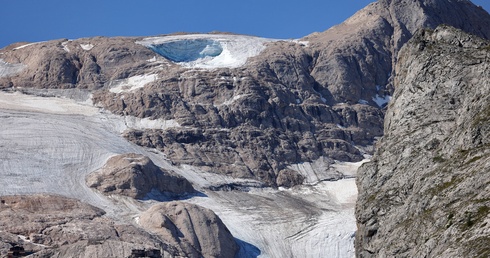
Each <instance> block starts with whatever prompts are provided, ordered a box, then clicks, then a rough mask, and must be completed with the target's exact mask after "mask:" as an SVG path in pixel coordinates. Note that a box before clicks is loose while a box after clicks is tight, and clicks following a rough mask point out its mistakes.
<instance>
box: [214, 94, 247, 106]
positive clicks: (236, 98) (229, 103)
mask: <svg viewBox="0 0 490 258" xmlns="http://www.w3.org/2000/svg"><path fill="white" fill-rule="evenodd" d="M245 96H246V95H243V94H240V95H235V96H233V98H231V99H229V100H227V101H225V102H223V104H221V105H218V106H228V105H231V104H233V102H235V101H237V100H239V99H241V98H243V97H245Z"/></svg>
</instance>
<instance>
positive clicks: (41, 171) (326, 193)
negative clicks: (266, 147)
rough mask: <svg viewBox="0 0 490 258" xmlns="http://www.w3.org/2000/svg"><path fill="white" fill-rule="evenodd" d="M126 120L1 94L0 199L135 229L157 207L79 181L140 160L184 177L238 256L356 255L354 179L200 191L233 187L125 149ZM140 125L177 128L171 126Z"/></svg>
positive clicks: (64, 102)
mask: <svg viewBox="0 0 490 258" xmlns="http://www.w3.org/2000/svg"><path fill="white" fill-rule="evenodd" d="M134 119H135V118H131V119H130V120H131V121H132V122H131V123H133V124H134V123H136V122H135V121H133V120H134ZM127 120H128V119H127V118H123V117H118V116H115V115H112V114H109V113H107V112H104V111H101V110H99V109H97V108H95V107H93V106H90V105H86V104H81V103H76V102H75V101H73V100H70V99H63V98H42V97H35V96H30V95H29V96H28V95H22V94H18V93H15V94H11V93H4V92H0V124H1V125H2V130H0V185H1V187H0V195H12V194H29V193H55V194H61V195H64V196H68V197H73V198H77V199H80V200H83V201H86V202H88V203H90V204H93V205H95V206H98V207H100V208H102V209H104V210H106V212H107V213H108V216H111V217H114V218H116V219H119V220H123V221H126V222H127V221H132V222H133V223H137V220H135V219H134V218H137V216H138V214H139V212H141V211H143V210H145V209H147V208H148V207H149V206H150V205H151V204H152V203H154V202H156V201H155V200H147V201H134V200H130V199H125V198H124V197H116V196H113V197H105V196H102V195H99V194H97V193H96V192H94V191H92V190H91V189H89V188H88V187H87V186H86V185H85V176H86V175H87V174H88V173H90V172H92V171H94V170H96V169H98V168H100V167H101V166H102V165H103V164H104V163H105V161H106V160H107V159H108V158H109V157H111V156H112V155H115V154H121V153H128V152H134V153H141V154H144V155H147V156H149V157H150V158H151V159H152V160H153V161H154V162H155V163H156V164H157V165H159V166H162V167H164V168H167V169H172V170H174V171H175V172H177V173H180V174H181V175H183V176H185V177H187V178H188V179H189V180H191V182H193V184H194V186H195V188H196V189H198V190H199V191H201V192H203V193H204V195H201V196H195V197H192V196H191V197H190V198H189V199H187V200H186V201H188V202H191V203H196V204H199V205H202V206H205V207H208V208H211V209H212V210H214V211H215V212H216V213H217V214H218V215H219V216H220V217H221V219H222V220H223V222H224V223H225V224H226V225H227V227H228V228H229V229H230V231H231V232H232V234H233V235H234V236H235V237H236V238H237V239H238V240H240V241H238V242H239V243H240V246H241V247H242V249H241V251H240V253H239V255H238V256H237V257H278V258H280V257H301V258H303V257H339V258H340V257H342V258H344V257H353V256H354V246H353V240H354V233H355V230H356V224H355V219H354V202H355V199H356V195H357V190H356V186H355V180H354V179H345V180H340V181H336V182H326V181H325V182H320V183H318V184H316V185H308V186H300V187H297V188H294V189H279V190H273V189H268V188H266V189H252V190H251V191H249V192H238V191H233V192H220V191H218V192H214V191H210V190H207V189H205V188H204V186H209V185H212V184H216V183H218V182H224V181H225V182H233V181H236V180H235V179H233V178H229V177H226V176H223V175H214V174H210V173H202V172H201V171H199V169H197V168H193V167H189V166H182V167H174V166H172V165H171V164H170V162H168V161H167V160H166V159H165V158H164V156H163V155H162V154H161V153H159V152H157V151H154V150H149V149H145V148H141V147H139V146H136V145H134V144H131V143H129V142H127V141H126V140H125V139H124V138H123V137H121V132H122V131H123V130H125V129H127V128H128V121H127ZM138 124H139V126H142V127H144V126H145V125H146V126H150V127H152V126H156V125H155V124H160V125H158V126H160V127H161V128H163V129H165V128H166V127H168V126H178V124H177V123H176V122H175V121H160V122H159V123H157V122H151V123H150V122H148V121H140V122H138ZM343 165H345V167H348V169H349V170H352V168H353V167H352V166H348V165H346V164H343ZM337 169H342V166H339V167H337Z"/></svg>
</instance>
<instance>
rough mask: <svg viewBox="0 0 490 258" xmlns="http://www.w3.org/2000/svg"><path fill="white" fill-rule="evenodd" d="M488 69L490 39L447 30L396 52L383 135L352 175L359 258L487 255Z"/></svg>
mask: <svg viewBox="0 0 490 258" xmlns="http://www.w3.org/2000/svg"><path fill="white" fill-rule="evenodd" d="M467 4H469V3H467ZM458 19H459V18H456V20H458ZM489 71H490V42H489V41H485V40H483V39H480V38H478V37H476V36H473V35H469V34H466V33H464V32H462V31H460V30H457V29H454V28H451V27H447V26H441V27H438V28H437V29H435V30H433V31H432V30H421V31H419V32H418V33H417V34H416V35H415V36H414V37H413V39H411V40H410V42H409V43H408V44H407V45H406V46H405V47H404V48H402V50H401V51H400V54H399V56H398V64H397V67H396V74H397V75H396V78H395V93H394V99H393V101H392V102H391V103H390V105H389V107H388V111H387V113H386V121H385V136H383V138H382V140H381V141H380V142H379V143H378V144H377V151H376V153H375V155H374V157H373V160H372V161H371V162H370V163H366V164H364V165H363V166H362V167H361V168H360V170H359V171H358V173H359V175H358V181H357V184H358V188H359V198H358V202H357V208H356V218H357V223H358V229H359V230H358V233H357V234H356V247H357V255H358V257H488V256H489V255H490V248H489V246H490V238H489V236H490V188H489V186H490V173H489V171H490V170H489V164H490V148H489V146H490V145H489V144H490V142H489V139H490V138H489V137H490V123H489V119H490V112H489V111H490V99H489V96H490V73H489Z"/></svg>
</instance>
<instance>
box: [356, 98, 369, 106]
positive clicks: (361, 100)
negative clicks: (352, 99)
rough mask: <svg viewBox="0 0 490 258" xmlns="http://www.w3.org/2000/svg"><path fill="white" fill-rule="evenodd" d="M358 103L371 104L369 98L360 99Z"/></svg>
mask: <svg viewBox="0 0 490 258" xmlns="http://www.w3.org/2000/svg"><path fill="white" fill-rule="evenodd" d="M358 103H359V104H364V105H367V104H369V102H368V101H367V100H365V99H360V100H359V101H358Z"/></svg>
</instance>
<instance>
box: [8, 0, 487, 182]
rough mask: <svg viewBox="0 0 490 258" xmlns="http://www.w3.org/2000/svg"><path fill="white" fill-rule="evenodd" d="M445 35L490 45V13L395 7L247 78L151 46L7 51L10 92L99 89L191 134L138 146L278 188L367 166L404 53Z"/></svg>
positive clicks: (267, 57)
mask: <svg viewBox="0 0 490 258" xmlns="http://www.w3.org/2000/svg"><path fill="white" fill-rule="evenodd" d="M441 23H446V24H451V25H453V26H456V27H458V28H462V29H464V30H466V31H468V32H471V33H474V34H477V35H480V36H483V37H486V38H488V37H489V36H490V18H489V15H488V13H486V12H485V11H484V10H483V9H481V8H478V7H476V6H475V5H473V4H471V3H470V2H468V1H466V0H457V1H449V0H441V1H435V0H434V1H433V0H423V1H422V0H417V1H402V0H394V1H385V0H383V1H378V2H375V3H373V4H370V5H369V6H367V7H366V8H365V9H363V10H361V11H359V12H358V13H356V14H355V15H354V16H353V17H351V18H350V19H348V20H347V21H345V22H344V23H342V24H340V25H338V26H335V27H333V28H331V29H329V30H327V31H325V32H322V33H314V34H312V35H309V36H307V37H305V38H303V39H302V41H307V42H308V43H307V44H305V43H301V42H291V41H276V42H270V43H267V47H266V48H265V50H263V51H262V52H261V53H260V54H259V55H258V56H255V57H252V58H249V60H248V62H247V63H246V64H245V65H244V66H241V67H238V68H216V69H208V70H202V69H199V70H197V69H188V68H184V67H181V66H179V65H177V64H175V63H173V62H171V61H169V60H167V59H164V58H163V57H161V56H159V55H157V54H156V53H154V52H153V51H152V50H150V49H148V48H145V47H144V46H142V45H140V44H136V43H135V42H137V41H139V40H141V38H101V37H98V38H87V39H79V40H74V41H67V40H58V41H50V42H43V43H37V44H34V45H30V46H26V47H23V48H18V49H15V47H18V45H13V46H9V47H7V48H5V49H3V50H1V52H2V59H3V61H4V62H7V63H8V64H7V65H3V67H6V68H5V69H4V70H5V71H6V72H5V73H4V74H7V73H8V75H5V76H2V77H1V78H0V88H13V87H36V88H78V89H88V90H90V91H91V93H93V101H94V102H95V103H96V104H97V105H99V106H101V107H104V108H105V109H107V110H110V111H111V112H113V113H115V114H119V115H131V116H136V117H140V118H152V119H157V118H158V119H164V120H174V121H176V122H177V123H178V124H179V125H181V126H182V127H179V128H169V129H166V130H140V131H136V130H132V131H128V132H127V133H126V134H125V137H126V138H127V139H128V140H130V141H132V142H135V143H137V144H139V145H142V146H146V147H152V148H158V149H159V150H161V151H162V152H163V153H164V154H165V155H166V156H167V157H168V158H169V159H171V160H172V161H174V162H175V163H176V164H191V165H195V166H199V167H201V168H203V169H204V170H207V171H211V172H215V173H222V174H227V175H231V176H235V177H245V178H255V179H259V180H261V181H263V182H265V183H266V184H267V185H271V186H277V185H278V184H279V182H278V175H279V173H280V171H283V170H284V169H286V168H287V167H288V166H289V165H291V164H296V163H303V162H312V161H315V160H318V159H320V158H322V157H327V158H324V159H322V160H325V161H326V163H327V164H325V166H323V167H328V163H329V162H332V161H333V160H334V159H335V160H341V161H359V160H361V159H363V153H362V151H360V150H359V149H361V150H363V151H366V150H369V149H370V147H371V146H372V144H373V142H374V141H375V139H376V137H379V136H381V135H382V134H383V118H384V109H383V107H384V105H385V104H386V102H387V100H389V97H390V95H391V93H392V91H393V87H392V82H393V76H394V75H395V71H394V69H393V68H394V64H396V62H397V58H396V57H397V54H398V51H399V49H400V48H401V47H402V45H403V44H404V43H405V42H406V41H407V40H408V39H409V38H410V37H411V36H412V35H413V33H414V32H415V30H417V29H418V28H420V27H426V26H428V27H432V28H434V27H435V26H437V25H438V24H441ZM32 53H35V54H32ZM199 53H200V52H199ZM216 54H217V52H216ZM19 64H23V65H25V67H24V66H23V67H24V68H22V69H21V68H20V67H21V66H15V65H19ZM14 66H15V69H13V68H12V67H14ZM0 67H1V65H0ZM7 70H8V71H7ZM15 72H18V73H15ZM144 74H147V75H148V74H151V75H156V77H155V78H156V79H155V80H153V81H152V82H148V83H147V84H146V85H145V86H144V87H143V88H138V89H135V90H128V91H123V92H118V93H115V92H111V91H109V88H110V87H111V86H110V85H111V83H113V82H115V81H117V80H122V79H128V78H131V77H134V76H138V75H144ZM152 78H153V77H152ZM317 174H324V171H317ZM283 179H284V177H281V179H280V180H281V184H288V185H294V184H296V183H297V182H300V181H301V180H292V181H289V182H284V180H283Z"/></svg>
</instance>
